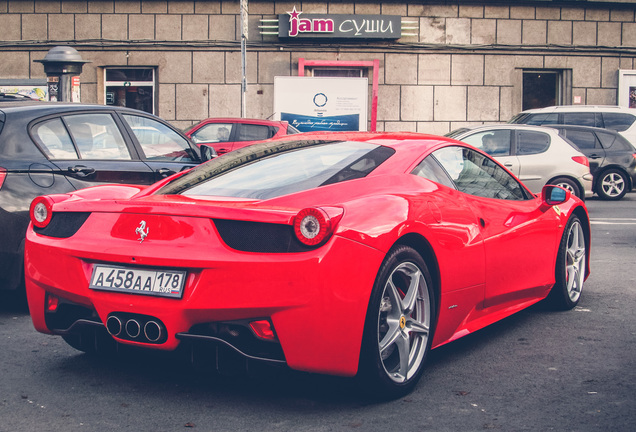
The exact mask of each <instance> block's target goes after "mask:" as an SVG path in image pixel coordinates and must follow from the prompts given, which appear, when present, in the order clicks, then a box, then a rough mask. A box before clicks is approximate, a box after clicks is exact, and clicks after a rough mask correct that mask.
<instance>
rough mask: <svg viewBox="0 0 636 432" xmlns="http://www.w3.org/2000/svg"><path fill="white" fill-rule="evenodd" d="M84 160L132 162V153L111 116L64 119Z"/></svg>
mask: <svg viewBox="0 0 636 432" xmlns="http://www.w3.org/2000/svg"><path fill="white" fill-rule="evenodd" d="M63 119H64V122H66V124H67V125H68V129H69V130H70V132H71V136H72V138H73V141H74V142H75V145H76V147H77V150H78V151H79V154H80V157H81V158H82V159H92V160H130V152H129V151H128V146H127V145H126V141H124V138H123V137H122V135H121V132H120V130H119V127H117V124H116V123H115V120H114V119H113V117H112V116H111V115H110V114H75V115H67V116H64V117H63Z"/></svg>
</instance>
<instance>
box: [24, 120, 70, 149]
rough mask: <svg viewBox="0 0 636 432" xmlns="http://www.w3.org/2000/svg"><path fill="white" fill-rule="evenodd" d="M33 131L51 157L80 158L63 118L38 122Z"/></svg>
mask: <svg viewBox="0 0 636 432" xmlns="http://www.w3.org/2000/svg"><path fill="white" fill-rule="evenodd" d="M31 133H32V134H33V137H34V138H35V140H36V142H37V143H38V144H39V145H40V148H41V149H42V151H44V153H45V154H46V156H47V157H48V158H49V159H79V157H78V155H77V152H76V151H75V147H74V146H73V141H72V140H71V136H70V135H69V133H68V130H67V129H66V127H65V126H64V123H62V119H59V118H56V119H53V120H48V121H45V122H42V123H38V124H36V125H35V126H34V127H33V129H31Z"/></svg>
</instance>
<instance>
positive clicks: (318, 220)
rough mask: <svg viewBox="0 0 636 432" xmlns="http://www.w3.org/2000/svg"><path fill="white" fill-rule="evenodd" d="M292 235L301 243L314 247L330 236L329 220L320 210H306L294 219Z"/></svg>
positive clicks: (313, 208)
mask: <svg viewBox="0 0 636 432" xmlns="http://www.w3.org/2000/svg"><path fill="white" fill-rule="evenodd" d="M294 233H296V237H298V240H300V241H301V243H303V244H306V245H307V246H315V245H317V244H320V243H322V242H323V241H324V240H325V239H326V238H327V237H329V236H330V235H331V219H330V218H329V215H328V214H327V213H326V212H325V211H324V210H322V209H319V208H315V207H311V208H306V209H304V210H301V211H300V212H298V214H297V215H296V218H295V219H294Z"/></svg>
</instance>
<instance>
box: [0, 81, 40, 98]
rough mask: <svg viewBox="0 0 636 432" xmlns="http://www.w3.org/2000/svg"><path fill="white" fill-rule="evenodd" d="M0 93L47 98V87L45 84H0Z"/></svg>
mask: <svg viewBox="0 0 636 432" xmlns="http://www.w3.org/2000/svg"><path fill="white" fill-rule="evenodd" d="M0 93H7V94H8V93H17V94H21V95H25V96H28V97H30V98H31V99H39V100H49V94H48V88H47V86H46V85H42V86H33V85H0Z"/></svg>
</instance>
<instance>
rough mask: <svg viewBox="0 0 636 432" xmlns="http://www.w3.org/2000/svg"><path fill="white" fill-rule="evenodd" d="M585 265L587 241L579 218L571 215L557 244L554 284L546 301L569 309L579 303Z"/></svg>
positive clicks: (559, 307)
mask: <svg viewBox="0 0 636 432" xmlns="http://www.w3.org/2000/svg"><path fill="white" fill-rule="evenodd" d="M586 265H587V243H586V239H585V233H584V232H583V226H582V224H581V220H580V219H579V218H578V217H577V216H574V215H572V216H571V217H570V220H569V221H568V223H567V225H566V227H565V230H564V231H563V237H562V238H561V242H560V244H559V252H558V254H557V260H556V269H555V280H556V282H555V284H554V286H553V287H552V289H551V290H550V294H548V297H547V298H546V303H547V304H548V305H549V306H550V307H551V308H552V309H557V310H569V309H572V308H573V307H574V306H576V305H577V304H578V303H579V300H580V298H581V292H582V290H583V282H584V280H585V270H586Z"/></svg>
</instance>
